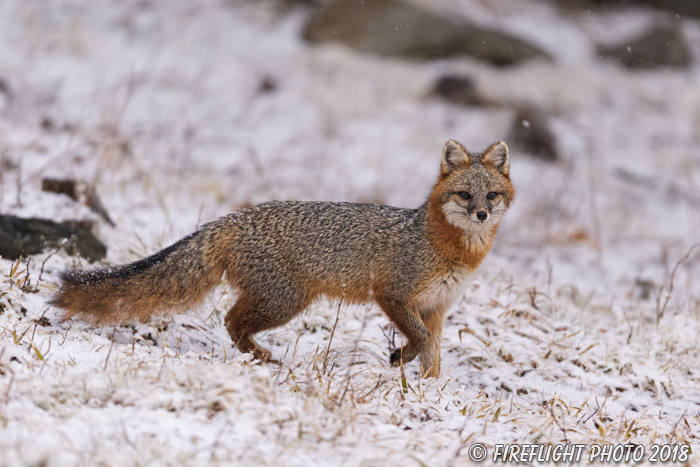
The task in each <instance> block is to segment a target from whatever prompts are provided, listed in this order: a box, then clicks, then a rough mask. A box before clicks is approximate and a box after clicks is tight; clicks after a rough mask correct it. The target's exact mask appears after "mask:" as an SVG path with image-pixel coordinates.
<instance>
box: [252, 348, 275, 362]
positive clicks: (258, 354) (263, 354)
mask: <svg viewBox="0 0 700 467" xmlns="http://www.w3.org/2000/svg"><path fill="white" fill-rule="evenodd" d="M253 357H255V359H256V360H260V361H261V362H262V363H267V362H269V361H270V360H272V352H270V351H269V350H267V349H255V350H254V351H253Z"/></svg>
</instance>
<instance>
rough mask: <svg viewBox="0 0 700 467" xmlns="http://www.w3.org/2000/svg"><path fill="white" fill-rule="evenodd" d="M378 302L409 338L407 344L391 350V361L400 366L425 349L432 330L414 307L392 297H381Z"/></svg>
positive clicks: (392, 363)
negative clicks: (426, 325) (386, 298)
mask: <svg viewBox="0 0 700 467" xmlns="http://www.w3.org/2000/svg"><path fill="white" fill-rule="evenodd" d="M377 302H378V303H379V306H381V308H382V310H384V312H385V313H386V315H387V316H388V317H389V319H390V320H391V321H392V322H393V323H394V324H395V325H396V327H397V328H399V331H401V334H403V335H404V336H406V338H407V339H408V343H407V344H406V345H404V346H403V347H401V348H399V349H396V350H394V351H393V352H391V355H390V356H389V363H391V365H393V366H398V365H400V364H401V363H402V362H403V363H408V362H410V361H411V360H413V359H414V358H416V357H417V356H418V355H419V354H421V353H422V352H423V351H424V349H425V348H426V345H427V344H428V342H429V341H430V332H428V329H427V328H426V327H425V324H424V323H423V320H422V319H421V317H420V314H418V312H417V311H416V310H415V308H414V307H411V306H409V305H407V304H404V303H401V302H399V301H397V300H391V299H389V300H385V299H379V300H377Z"/></svg>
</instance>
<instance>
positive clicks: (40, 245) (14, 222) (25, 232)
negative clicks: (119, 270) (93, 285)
mask: <svg viewBox="0 0 700 467" xmlns="http://www.w3.org/2000/svg"><path fill="white" fill-rule="evenodd" d="M78 225H83V226H84V224H79V223H78V222H70V221H69V222H61V223H58V222H54V221H52V220H48V219H24V218H21V217H15V216H6V215H1V214H0V256H2V257H3V258H5V259H17V258H19V257H20V256H23V257H25V258H26V257H27V256H29V255H35V254H38V253H41V252H42V251H44V250H46V249H49V248H51V249H56V248H58V247H59V246H60V245H61V243H62V242H63V240H64V239H69V240H68V241H67V242H66V244H65V246H64V247H63V249H64V250H65V251H66V253H68V254H69V255H73V254H75V253H77V254H79V255H80V256H81V257H83V258H85V259H87V260H88V261H90V262H94V261H99V260H101V259H103V258H104V257H105V256H106V254H107V247H106V246H105V245H104V244H103V243H102V242H101V241H99V240H98V239H97V238H96V237H95V236H94V235H93V234H92V233H91V232H90V231H88V230H85V229H83V228H80V227H78Z"/></svg>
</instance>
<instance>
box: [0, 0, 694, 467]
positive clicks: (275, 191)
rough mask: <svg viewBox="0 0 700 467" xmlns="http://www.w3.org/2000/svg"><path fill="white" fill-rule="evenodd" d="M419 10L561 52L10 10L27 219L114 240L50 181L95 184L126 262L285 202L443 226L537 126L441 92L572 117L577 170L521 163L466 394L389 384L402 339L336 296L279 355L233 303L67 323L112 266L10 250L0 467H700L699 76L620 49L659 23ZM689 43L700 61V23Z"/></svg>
mask: <svg viewBox="0 0 700 467" xmlns="http://www.w3.org/2000/svg"><path fill="white" fill-rule="evenodd" d="M418 3H422V4H425V5H428V4H429V5H432V6H433V7H434V8H437V9H439V10H441V11H444V12H446V13H449V14H456V15H464V16H469V17H470V18H474V19H476V20H478V21H479V22H481V23H483V24H489V25H494V26H499V27H502V28H507V29H509V30H511V31H513V32H514V33H517V34H519V35H521V36H523V37H525V38H527V39H529V40H531V41H533V42H536V43H538V44H540V45H541V46H542V47H545V48H546V49H547V50H549V51H550V52H551V53H552V54H553V56H555V57H556V59H557V61H556V63H555V64H551V63H530V64H525V65H522V66H519V67H517V68H507V69H498V68H493V67H490V66H488V65H484V64H481V63H478V62H475V61H472V60H469V59H452V60H441V61H436V62H430V63H418V62H411V61H402V60H395V59H386V58H382V59H380V58H376V57H371V56H363V55H359V54H357V53H355V52H353V51H350V50H346V49H345V48H343V47H341V46H315V47H310V46H308V45H307V44H305V43H303V42H302V41H301V40H300V39H299V37H300V34H299V31H300V29H301V27H302V24H303V21H304V18H305V16H306V15H307V13H308V12H307V11H306V10H305V9H303V8H291V9H289V8H287V7H284V6H282V3H281V2H275V1H271V0H269V1H253V0H249V1H245V0H218V1H217V0H211V1H201V2H190V1H186V0H171V1H168V2H154V1H142V0H139V1H137V0H129V1H123V0H121V1H117V0H101V1H94V2H84V1H81V0H55V1H52V2H42V1H27V0H3V1H2V2H0V80H1V81H0V82H1V83H2V84H3V87H4V88H5V90H6V92H5V93H4V95H3V94H2V93H0V155H1V159H2V161H3V162H2V164H0V212H3V213H10V214H15V215H21V216H27V217H30V216H37V217H49V218H52V219H55V220H64V219H96V220H98V219H99V217H98V216H97V215H96V214H95V213H93V212H91V211H90V209H88V208H87V207H85V206H84V205H82V204H80V203H75V202H73V201H72V200H71V199H69V198H67V197H65V196H61V195H55V194H50V193H45V192H42V191H41V190H40V186H41V179H42V177H44V176H50V177H73V178H77V179H80V180H86V181H96V185H97V189H98V192H99V194H100V196H101V198H102V201H103V203H104V204H105V206H106V208H107V210H108V211H109V214H110V215H111V217H112V218H113V219H114V221H115V222H116V225H117V227H116V228H112V227H110V226H109V225H108V224H106V223H104V222H102V221H100V232H99V233H100V237H101V238H102V239H103V241H104V242H105V243H106V244H107V245H108V247H109V251H108V258H107V260H106V261H105V264H119V263H124V262H127V261H132V260H135V259H137V258H140V257H143V256H144V255H146V254H148V253H152V252H155V251H157V250H159V249H160V248H162V247H164V246H167V245H168V244H170V243H172V242H174V241H175V240H177V239H178V238H180V237H181V236H183V235H185V234H187V233H189V232H191V231H192V230H194V229H195V228H196V227H197V226H198V225H200V224H202V223H204V222H207V221H209V220H212V219H214V218H216V217H218V216H220V215H223V214H225V213H227V212H230V211H231V210H234V209H237V208H240V207H242V206H248V205H251V204H256V203H259V202H262V201H265V200H269V199H284V200H330V201H340V200H345V201H358V202H380V203H385V204H392V205H398V206H405V207H416V206H418V205H419V204H420V203H421V202H422V200H423V199H424V198H425V196H426V194H427V193H428V192H429V190H430V187H431V185H432V183H433V182H434V180H435V178H436V176H437V172H438V167H439V157H440V152H441V149H442V145H443V144H444V142H445V141H446V140H448V139H450V138H454V139H457V140H459V141H461V142H462V143H464V144H465V145H466V146H467V147H468V148H473V149H475V150H481V149H483V148H484V147H485V146H487V145H488V144H490V143H492V142H494V141H498V140H502V139H504V138H506V136H507V132H508V129H509V126H510V121H511V118H512V112H511V111H509V110H506V109H503V108H501V109H477V108H474V109H467V108H463V107H458V106H454V105H451V104H448V103H445V102H443V101H440V100H437V99H434V98H432V97H430V95H429V94H430V92H429V91H430V88H431V86H432V83H433V82H434V80H435V79H437V78H438V77H439V76H441V74H443V73H446V72H450V73H466V74H469V75H471V76H473V77H474V78H475V79H476V81H477V84H478V85H479V87H480V89H482V90H483V92H484V93H485V94H488V95H491V96H497V97H498V98H499V99H500V100H502V101H506V102H529V103H531V104H535V105H537V106H538V107H539V108H542V109H545V110H546V111H547V112H551V114H552V115H554V117H553V123H552V125H553V128H554V130H555V132H556V134H557V137H558V139H559V143H558V144H559V147H560V150H561V153H562V157H563V161H561V162H560V163H558V164H554V165H552V164H548V163H545V162H542V161H539V160H535V159H532V158H529V157H528V156H527V155H524V154H520V153H518V152H516V151H512V168H511V172H512V175H513V178H514V182H515V185H516V188H517V200H516V204H515V206H514V207H513V208H512V209H511V211H510V212H509V213H508V215H507V216H506V219H505V220H504V222H503V225H502V227H501V230H500V231H499V233H498V236H497V239H496V242H495V246H494V249H493V250H492V252H491V254H490V255H489V256H488V257H487V260H486V261H485V263H484V265H483V266H482V267H481V268H480V269H479V271H478V272H477V273H475V274H474V277H473V281H472V282H471V284H470V286H469V287H468V289H467V291H466V293H465V295H464V296H463V297H462V298H461V299H460V300H459V302H458V303H457V304H456V305H455V306H454V307H453V309H452V310H451V312H450V313H449V315H448V318H447V321H446V323H445V329H444V332H443V351H442V356H443V371H442V376H441V377H440V378H438V379H432V380H421V379H420V378H419V376H418V371H417V370H418V368H417V363H410V364H408V365H407V366H406V367H405V370H404V371H403V372H402V371H401V370H400V369H395V368H391V367H389V365H388V349H389V341H390V340H392V339H393V340H394V341H395V343H396V344H399V343H400V340H401V336H400V335H396V336H394V335H393V334H392V329H391V327H390V326H389V323H388V320H387V319H386V318H385V317H384V316H383V315H382V314H381V312H380V311H379V310H378V309H377V308H376V307H371V306H346V305H342V306H339V304H338V303H319V304H317V305H315V306H314V307H313V308H312V309H311V310H310V311H309V312H308V313H306V314H305V315H304V316H302V317H300V318H298V319H296V320H294V321H293V322H292V323H290V324H289V325H287V326H285V327H283V328H281V329H278V330H274V331H271V332H268V333H265V334H264V335H262V336H260V338H259V341H260V342H261V344H264V346H266V347H267V348H270V349H271V350H272V351H273V354H274V357H275V358H277V359H279V361H280V363H276V364H266V365H260V364H258V363H257V362H252V360H251V358H250V357H249V356H247V355H241V354H240V353H239V352H237V351H236V350H235V348H234V347H233V346H232V344H231V342H230V339H229V337H228V335H227V333H226V331H225V329H224V327H223V325H222V319H223V316H224V314H225V312H226V310H227V309H228V308H229V307H230V306H231V304H232V303H233V301H234V299H235V297H233V296H232V294H231V292H230V291H228V290H227V289H226V288H225V287H220V288H219V289H218V290H217V291H216V292H215V293H214V294H212V296H211V297H210V298H209V299H208V301H207V302H206V303H205V304H204V305H203V306H202V307H201V308H200V309H199V310H193V311H192V312H190V313H188V314H184V315H179V316H175V317H174V318H172V319H167V320H162V321H158V322H153V323H149V324H139V325H131V324H130V325H125V326H120V327H117V328H116V329H115V328H112V327H109V328H94V327H91V326H88V325H86V324H84V323H81V322H63V323H62V322H61V321H60V313H59V311H58V310H56V309H54V308H52V307H49V306H48V305H46V301H47V300H48V299H49V298H50V297H51V294H52V292H53V291H54V290H55V288H56V284H57V275H58V272H59V271H60V270H62V269H64V268H70V267H74V266H75V267H81V268H82V267H90V265H89V264H87V263H86V262H85V261H84V260H81V259H80V258H74V257H67V256H66V255H65V254H63V253H61V252H59V253H58V254H56V255H54V256H51V257H50V258H49V259H48V261H46V264H45V267H44V272H43V275H42V277H41V281H40V282H37V281H38V278H39V274H40V271H41V268H42V262H43V261H44V260H45V259H46V258H47V257H48V256H49V253H50V252H46V253H44V254H42V255H37V256H35V257H33V258H32V260H31V262H30V263H29V265H28V266H27V263H26V260H23V262H22V264H21V265H19V266H18V267H17V269H16V271H15V272H14V275H12V277H10V275H11V270H12V269H13V265H14V263H13V262H12V261H9V260H4V259H0V465H8V466H15V465H51V466H54V465H86V466H88V465H219V464H220V465H289V466H308V465H344V466H359V465H363V466H393V465H401V466H404V465H428V466H443V465H448V466H449V465H465V464H468V463H469V460H468V458H467V456H466V453H467V449H468V447H469V446H470V445H471V444H472V443H475V442H481V443H484V444H485V445H486V446H487V447H489V449H490V448H491V447H492V446H493V444H494V443H528V442H529V443H541V444H547V443H562V442H574V443H587V444H591V443H602V442H606V443H615V444H620V443H637V444H644V445H648V444H649V443H676V442H678V443H683V444H690V445H691V446H693V450H694V453H693V454H692V456H691V463H692V462H698V459H699V457H698V454H697V452H698V451H699V450H700V446H699V443H700V369H698V361H700V337H698V336H700V279H698V278H700V247H698V248H696V249H694V250H692V251H690V254H689V255H688V256H687V258H685V260H684V261H682V262H681V260H682V259H684V256H685V255H686V253H688V252H689V249H690V248H691V247H692V246H693V245H694V244H695V243H696V242H700V234H698V232H700V152H699V151H698V142H699V141H700V67H698V66H697V65H695V66H694V67H693V68H692V69H689V70H682V71H674V70H658V71H649V72H637V73H632V72H629V71H627V70H625V69H623V68H621V67H619V66H617V65H616V64H613V63H610V62H605V61H601V60H600V59H598V58H597V54H596V53H595V48H594V45H595V44H596V43H609V42H614V41H616V40H618V39H620V38H621V37H626V36H628V35H630V34H634V33H635V32H636V31H639V30H640V29H641V28H643V27H644V26H645V25H647V24H649V22H650V21H651V18H652V17H653V14H654V13H652V12H650V11H634V12H632V13H621V12H614V11H613V12H610V13H607V14H598V13H589V12H586V11H585V10H581V11H566V12H561V11H559V10H557V9H555V8H554V7H553V6H552V5H551V4H549V3H545V2H539V1H535V0H519V1H518V2H512V1H510V0H488V1H481V2H468V3H469V5H468V7H467V6H465V5H466V3H467V2H462V1H461V0H440V1H439V2H432V1H431V2H429V1H422V2H418ZM516 4H517V6H516V7H513V5H516ZM683 27H684V30H685V33H686V36H687V38H688V40H689V42H690V44H691V46H692V48H693V53H694V55H695V58H696V63H700V62H698V59H699V58H700V23H698V22H697V21H692V20H683ZM265 80H268V81H272V82H274V83H275V86H274V89H273V90H272V91H270V92H263V91H261V82H263V81H265ZM676 266H677V268H676ZM674 270H675V276H673V283H672V282H671V279H672V275H673V272H674ZM27 271H28V274H29V286H28V287H25V288H24V290H23V289H22V287H21V286H22V285H23V284H25V279H26V274H27ZM671 284H672V285H673V288H672V293H671V294H670V295H669V294H668V292H669V290H670V286H671ZM667 298H668V300H667ZM662 310H663V313H661V311H662ZM336 316H338V317H339V320H338V323H337V329H336V330H335V333H334V337H333V340H332V342H329V339H330V336H331V330H332V328H333V325H334V322H335V320H336ZM42 317H43V318H42Z"/></svg>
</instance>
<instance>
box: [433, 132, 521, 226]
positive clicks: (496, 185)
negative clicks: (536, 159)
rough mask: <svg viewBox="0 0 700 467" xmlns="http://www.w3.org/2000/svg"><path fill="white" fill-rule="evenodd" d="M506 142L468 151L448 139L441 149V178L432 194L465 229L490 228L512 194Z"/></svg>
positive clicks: (499, 217)
mask: <svg viewBox="0 0 700 467" xmlns="http://www.w3.org/2000/svg"><path fill="white" fill-rule="evenodd" d="M509 169H510V163H509V158H508V146H507V145H506V143H504V142H503V141H501V142H498V143H495V144H493V145H491V146H490V147H489V148H488V149H486V150H485V151H484V152H483V153H481V154H477V153H469V152H468V151H467V150H466V149H464V146H462V145H461V144H459V143H458V142H457V141H453V140H450V141H448V142H447V143H446V144H445V147H444V149H443V151H442V163H441V166H440V178H439V180H438V183H437V184H436V185H435V189H434V191H433V195H432V196H434V197H435V198H436V201H437V202H438V204H439V206H440V209H442V212H443V214H444V215H445V218H446V219H447V221H448V222H449V223H450V224H452V225H453V226H455V227H457V228H459V229H462V230H465V231H467V232H471V231H478V230H486V229H488V230H490V229H489V227H493V226H494V225H496V224H498V222H499V221H500V219H501V217H502V216H503V214H504V213H505V212H506V210H507V209H508V207H510V204H511V203H512V202H513V198H514V197H515V188H514V187H513V184H512V183H511V181H510V175H509Z"/></svg>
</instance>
